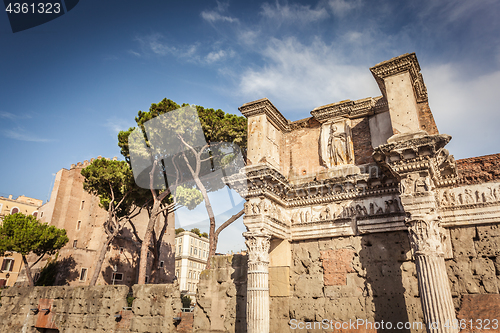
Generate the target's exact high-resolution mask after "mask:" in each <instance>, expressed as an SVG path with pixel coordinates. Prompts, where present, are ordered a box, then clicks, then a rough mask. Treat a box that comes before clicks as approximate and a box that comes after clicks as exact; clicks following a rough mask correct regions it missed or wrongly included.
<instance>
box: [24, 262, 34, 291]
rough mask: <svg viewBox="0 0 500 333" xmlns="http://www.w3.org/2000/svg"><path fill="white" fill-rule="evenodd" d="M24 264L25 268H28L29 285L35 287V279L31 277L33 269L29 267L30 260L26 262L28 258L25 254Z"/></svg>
mask: <svg viewBox="0 0 500 333" xmlns="http://www.w3.org/2000/svg"><path fill="white" fill-rule="evenodd" d="M22 257H23V262H24V267H26V276H27V277H28V285H29V286H30V287H34V286H35V284H34V283H33V278H32V277H31V269H30V265H28V260H26V256H25V255H24V254H23V255H22Z"/></svg>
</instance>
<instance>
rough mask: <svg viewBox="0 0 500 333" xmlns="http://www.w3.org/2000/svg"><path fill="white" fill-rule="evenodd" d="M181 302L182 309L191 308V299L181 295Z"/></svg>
mask: <svg viewBox="0 0 500 333" xmlns="http://www.w3.org/2000/svg"><path fill="white" fill-rule="evenodd" d="M181 301H182V307H183V308H189V307H190V306H191V297H189V296H187V295H182V297H181Z"/></svg>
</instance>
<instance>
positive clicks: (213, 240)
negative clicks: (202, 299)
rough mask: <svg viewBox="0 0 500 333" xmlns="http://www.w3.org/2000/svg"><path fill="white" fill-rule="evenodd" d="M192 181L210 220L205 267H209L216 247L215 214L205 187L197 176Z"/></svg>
mask: <svg viewBox="0 0 500 333" xmlns="http://www.w3.org/2000/svg"><path fill="white" fill-rule="evenodd" d="M194 181H195V183H196V186H198V189H199V190H200V192H201V195H202V196H203V200H205V208H206V210H207V213H208V219H209V220H210V230H209V233H208V240H209V245H208V258H207V269H209V268H210V258H211V257H212V256H213V255H215V251H216V249H217V235H216V234H215V216H214V211H213V209H212V204H211V203H210V199H209V198H208V194H207V189H206V188H205V186H204V185H203V183H202V182H201V181H200V179H199V178H198V177H194Z"/></svg>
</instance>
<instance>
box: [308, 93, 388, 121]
mask: <svg viewBox="0 0 500 333" xmlns="http://www.w3.org/2000/svg"><path fill="white" fill-rule="evenodd" d="M388 110H389V108H388V106H387V100H386V99H385V98H384V97H382V96H379V97H375V98H372V97H368V98H364V99H359V100H356V101H351V100H347V101H342V102H338V103H333V104H328V105H324V106H320V107H317V108H315V109H314V110H312V111H311V115H312V116H313V117H314V118H315V119H316V120H317V121H319V122H320V123H324V122H326V121H328V120H330V119H333V118H338V117H346V118H350V119H354V118H359V117H365V116H369V115H373V114H375V113H381V112H384V111H388Z"/></svg>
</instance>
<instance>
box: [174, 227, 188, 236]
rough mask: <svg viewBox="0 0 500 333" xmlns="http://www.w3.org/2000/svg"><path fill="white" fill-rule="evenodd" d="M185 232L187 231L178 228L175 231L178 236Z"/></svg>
mask: <svg viewBox="0 0 500 333" xmlns="http://www.w3.org/2000/svg"><path fill="white" fill-rule="evenodd" d="M184 231H186V230H184V229H183V228H177V229H175V234H176V235H178V234H180V233H181V232H184Z"/></svg>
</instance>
